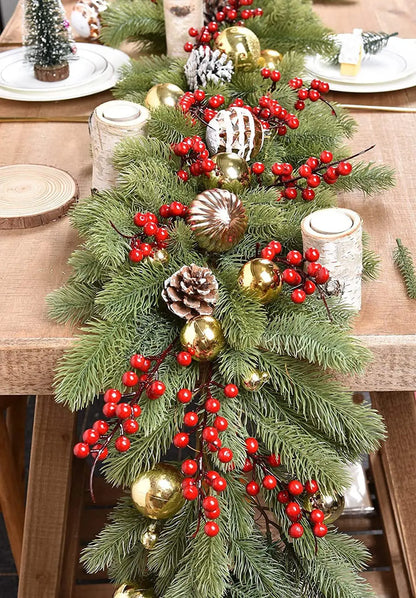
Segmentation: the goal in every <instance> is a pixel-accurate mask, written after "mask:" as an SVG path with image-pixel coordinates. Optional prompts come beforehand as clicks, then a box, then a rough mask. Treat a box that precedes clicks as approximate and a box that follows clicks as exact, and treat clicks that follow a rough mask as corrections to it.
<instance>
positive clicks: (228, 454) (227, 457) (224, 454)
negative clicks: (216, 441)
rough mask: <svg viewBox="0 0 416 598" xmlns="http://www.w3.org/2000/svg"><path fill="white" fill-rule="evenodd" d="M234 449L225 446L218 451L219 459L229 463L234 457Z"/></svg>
mask: <svg viewBox="0 0 416 598" xmlns="http://www.w3.org/2000/svg"><path fill="white" fill-rule="evenodd" d="M233 456H234V455H233V451H232V450H231V449H229V448H227V447H224V448H222V449H220V450H219V451H218V459H219V460H220V461H221V463H229V462H230V461H232V459H233Z"/></svg>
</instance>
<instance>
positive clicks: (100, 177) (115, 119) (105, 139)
mask: <svg viewBox="0 0 416 598" xmlns="http://www.w3.org/2000/svg"><path fill="white" fill-rule="evenodd" d="M149 119H150V113H149V111H148V109H147V108H145V107H144V106H141V105H140V104H134V103H133V102H127V101H124V100H112V101H111V102H105V103H104V104H100V105H99V106H97V108H96V109H95V110H94V112H93V113H92V114H91V117H90V122H89V129H90V137H91V150H92V160H93V163H92V188H93V189H97V190H98V191H103V190H104V189H110V188H111V187H114V185H115V184H116V179H117V170H116V169H115V168H114V165H113V154H114V149H115V147H116V145H117V144H118V143H119V142H120V141H122V139H124V138H125V137H132V136H137V135H146V129H147V123H148V121H149Z"/></svg>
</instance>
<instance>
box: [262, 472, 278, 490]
mask: <svg viewBox="0 0 416 598" xmlns="http://www.w3.org/2000/svg"><path fill="white" fill-rule="evenodd" d="M263 486H264V487H265V488H267V490H273V488H276V486H277V480H276V478H275V477H274V475H266V476H265V477H264V478H263Z"/></svg>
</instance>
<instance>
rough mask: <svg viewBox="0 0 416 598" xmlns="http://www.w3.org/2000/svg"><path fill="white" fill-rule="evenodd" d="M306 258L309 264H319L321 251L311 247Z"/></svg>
mask: <svg viewBox="0 0 416 598" xmlns="http://www.w3.org/2000/svg"><path fill="white" fill-rule="evenodd" d="M305 258H306V259H307V260H308V262H317V261H318V260H319V251H318V250H317V249H315V248H314V247H309V249H307V250H306V251H305Z"/></svg>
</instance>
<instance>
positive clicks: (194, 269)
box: [162, 264, 218, 320]
mask: <svg viewBox="0 0 416 598" xmlns="http://www.w3.org/2000/svg"><path fill="white" fill-rule="evenodd" d="M162 297H163V299H164V300H165V301H166V303H167V306H168V308H169V309H170V310H171V311H172V312H173V313H174V314H175V315H177V316H179V317H180V318H184V319H185V320H190V319H191V318H195V317H196V316H210V315H211V314H212V312H213V311H214V307H215V304H216V302H217V298H218V283H217V279H216V278H215V276H214V275H213V273H212V272H211V270H210V269H209V268H202V267H200V266H197V265H195V264H191V265H190V266H182V268H181V269H180V270H178V271H177V272H175V273H174V274H172V276H171V277H170V278H168V279H167V280H165V288H164V289H163V291H162Z"/></svg>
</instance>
